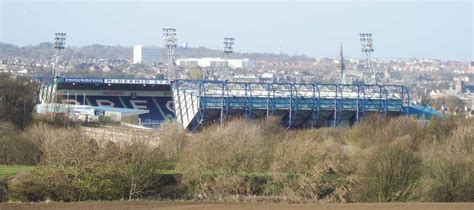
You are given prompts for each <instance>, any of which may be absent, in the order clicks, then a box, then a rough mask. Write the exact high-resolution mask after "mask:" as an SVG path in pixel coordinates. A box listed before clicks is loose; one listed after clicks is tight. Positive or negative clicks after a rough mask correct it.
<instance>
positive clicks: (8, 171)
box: [0, 165, 35, 177]
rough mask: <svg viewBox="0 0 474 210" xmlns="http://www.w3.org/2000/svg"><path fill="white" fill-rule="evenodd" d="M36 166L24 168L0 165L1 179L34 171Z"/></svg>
mask: <svg viewBox="0 0 474 210" xmlns="http://www.w3.org/2000/svg"><path fill="white" fill-rule="evenodd" d="M34 167H35V166H22V165H13V166H7V165H0V177H4V176H14V175H16V174H18V173H20V172H23V171H29V170H32V169H33V168H34Z"/></svg>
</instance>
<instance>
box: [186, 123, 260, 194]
mask: <svg viewBox="0 0 474 210" xmlns="http://www.w3.org/2000/svg"><path fill="white" fill-rule="evenodd" d="M262 134H263V132H262V127H261V125H259V124H256V123H249V122H246V121H243V120H233V121H230V122H228V123H227V124H226V125H225V126H222V127H219V126H211V127H208V128H206V129H204V130H203V131H202V132H201V133H199V134H196V135H195V136H194V137H195V139H194V140H193V141H191V142H190V143H189V146H188V147H187V148H186V149H185V151H184V152H183V155H182V156H181V159H180V160H179V162H178V166H177V168H178V170H179V171H181V172H182V173H183V180H184V182H185V183H187V184H188V185H189V186H191V188H192V189H194V190H195V192H196V193H199V194H204V195H221V194H234V193H239V194H250V193H251V190H249V188H248V187H246V186H245V184H246V183H245V178H244V177H245V176H246V175H248V174H252V173H261V172H265V171H266V169H267V168H268V163H267V160H268V158H267V157H268V155H269V154H266V151H265V147H266V146H267V145H264V139H265V137H264V136H263V135H262Z"/></svg>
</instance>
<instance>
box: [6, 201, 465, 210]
mask: <svg viewBox="0 0 474 210" xmlns="http://www.w3.org/2000/svg"><path fill="white" fill-rule="evenodd" d="M0 209H2V210H4V209H5V210H7V209H8V210H10V209H15V210H22V209H40V210H46V209H62V210H64V209H93V210H95V209H97V210H98V209H106V210H108V209H141V210H145V209H198V210H201V209H202V210H205V209H206V210H207V209H210V210H217V209H230V210H240V209H249V210H253V209H255V210H257V209H268V210H270V209H271V210H273V209H275V210H283V209H285V210H286V209H288V210H293V209H294V210H296V209H298V210H299V209H302V210H306V209H308V210H309V209H311V210H313V209H328V210H348V209H351V210H379V209H381V210H384V209H387V210H388V209H390V210H396V209H404V210H415V209H417V210H418V209H420V210H445V209H449V210H464V209H466V210H467V209H474V203H370V204H367V203H352V204H274V203H189V202H157V201H133V202H126V201H120V202H78V203H25V204H0Z"/></svg>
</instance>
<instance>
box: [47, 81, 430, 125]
mask: <svg viewBox="0 0 474 210" xmlns="http://www.w3.org/2000/svg"><path fill="white" fill-rule="evenodd" d="M50 87H51V86H50ZM54 89H55V91H54V92H55V95H56V97H55V98H56V102H57V103H61V104H69V105H81V106H90V107H97V109H99V108H101V109H104V108H107V110H109V111H114V110H115V111H117V112H135V113H138V114H137V115H138V119H139V122H138V123H139V124H140V125H142V126H146V127H155V126H159V125H160V124H161V123H163V122H164V121H165V120H166V119H170V118H176V120H177V121H178V122H179V123H181V124H182V126H183V128H186V129H189V130H197V129H200V128H202V127H203V126H206V125H209V124H212V123H222V122H224V121H225V120H228V119H230V118H232V117H238V116H240V117H245V118H248V119H260V118H268V117H271V116H278V117H279V118H281V119H282V124H283V125H284V126H285V127H287V128H289V129H291V128H315V127H323V126H332V127H336V126H351V125H353V124H355V123H357V122H359V121H361V120H362V119H364V118H365V117H366V116H367V115H370V114H374V113H377V114H381V115H383V116H386V117H391V116H400V115H416V116H417V117H418V118H430V117H431V116H432V115H437V114H439V113H438V112H436V111H435V110H432V109H431V108H426V107H415V106H412V105H411V103H410V94H409V90H408V88H407V87H405V86H400V85H363V84H295V83H246V82H229V81H210V80H176V81H172V82H170V81H168V80H147V79H108V78H68V77H61V78H59V79H58V80H57V84H56V88H54ZM46 90H48V89H46ZM43 92H44V91H43Z"/></svg>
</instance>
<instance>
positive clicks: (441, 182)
mask: <svg viewBox="0 0 474 210" xmlns="http://www.w3.org/2000/svg"><path fill="white" fill-rule="evenodd" d="M424 158H425V161H424V162H425V165H426V169H427V177H426V178H427V182H428V184H427V192H426V196H425V197H426V199H427V200H431V201H442V202H453V201H464V202H467V201H474V121H471V122H467V123H466V124H465V125H463V126H461V127H459V128H458V129H456V130H455V131H454V132H453V134H452V135H451V136H450V137H449V138H448V139H446V140H444V141H435V142H433V143H432V144H431V145H428V146H427V148H426V150H424Z"/></svg>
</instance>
